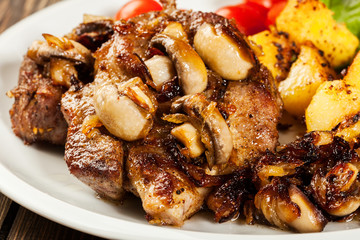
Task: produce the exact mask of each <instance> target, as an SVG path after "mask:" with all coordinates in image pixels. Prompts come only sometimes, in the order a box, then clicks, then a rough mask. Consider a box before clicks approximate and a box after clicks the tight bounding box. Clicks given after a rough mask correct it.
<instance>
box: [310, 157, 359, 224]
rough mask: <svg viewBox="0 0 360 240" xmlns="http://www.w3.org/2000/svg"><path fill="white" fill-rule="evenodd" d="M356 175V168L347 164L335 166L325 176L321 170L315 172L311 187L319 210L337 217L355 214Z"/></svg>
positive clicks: (356, 199)
mask: <svg viewBox="0 0 360 240" xmlns="http://www.w3.org/2000/svg"><path fill="white" fill-rule="evenodd" d="M325 173H326V172H325ZM358 173H359V170H358V169H357V167H356V166H355V165H354V164H352V163H349V162H340V163H338V164H336V165H335V166H334V167H333V168H331V169H330V171H328V172H327V173H326V174H324V171H323V169H319V170H318V171H316V172H315V174H314V175H313V177H312V180H311V187H312V189H313V192H314V198H315V200H316V201H317V202H318V203H319V205H320V206H321V208H323V209H324V210H325V211H326V212H328V213H329V214H331V215H333V216H337V217H342V216H346V215H349V214H351V213H353V212H355V211H356V210H357V209H358V208H359V207H360V193H359V190H358V189H359V187H360V181H359V179H358ZM329 196H331V197H329Z"/></svg>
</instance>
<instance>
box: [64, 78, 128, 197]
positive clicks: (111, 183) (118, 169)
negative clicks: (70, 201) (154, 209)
mask: <svg viewBox="0 0 360 240" xmlns="http://www.w3.org/2000/svg"><path fill="white" fill-rule="evenodd" d="M93 88H94V85H93V84H91V83H90V84H87V85H85V86H84V87H82V88H81V89H80V90H79V89H75V87H72V88H71V89H70V90H69V91H68V92H67V93H66V94H65V95H64V97H63V98H62V100H61V103H62V104H61V106H62V112H63V114H64V116H65V118H66V120H67V122H68V124H69V129H68V135H67V141H66V145H65V161H66V163H67V165H68V168H69V170H70V172H71V173H72V174H73V175H74V176H76V177H77V178H78V179H79V180H81V181H82V182H84V183H85V184H87V185H89V186H90V187H91V188H92V189H94V190H95V191H96V192H97V193H98V194H99V195H100V196H102V197H105V198H108V199H111V200H121V199H122V197H123V193H124V190H123V178H124V176H123V174H124V171H123V158H124V150H123V144H122V142H121V141H119V140H118V139H115V138H113V137H111V136H110V135H109V134H108V133H107V132H106V131H105V133H104V132H103V131H104V129H102V128H101V126H102V124H101V123H100V122H99V120H98V118H97V117H96V115H95V110H94V107H93V100H92V97H93Z"/></svg>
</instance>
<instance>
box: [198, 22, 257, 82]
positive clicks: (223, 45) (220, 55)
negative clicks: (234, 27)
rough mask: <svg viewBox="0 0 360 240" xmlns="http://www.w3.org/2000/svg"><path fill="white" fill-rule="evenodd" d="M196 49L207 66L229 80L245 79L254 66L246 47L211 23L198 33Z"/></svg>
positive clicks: (203, 25)
mask: <svg viewBox="0 0 360 240" xmlns="http://www.w3.org/2000/svg"><path fill="white" fill-rule="evenodd" d="M194 47H195V50H196V52H197V53H198V54H199V55H200V56H201V58H202V59H203V60H204V62H205V63H206V65H207V66H209V68H210V69H212V70H213V71H215V72H217V73H218V74H219V75H220V76H221V77H223V78H224V79H227V80H242V79H245V78H246V77H247V76H248V73H249V70H250V69H251V68H252V67H253V66H254V62H253V60H252V58H251V53H250V52H249V50H248V49H247V48H246V47H243V46H240V44H238V43H237V42H236V41H235V40H234V39H232V38H231V37H230V36H228V35H227V34H225V33H224V32H220V33H219V32H218V31H217V29H215V27H214V26H213V25H211V24H209V23H204V24H202V25H201V26H200V28H199V29H198V31H197V32H196V34H195V37H194Z"/></svg>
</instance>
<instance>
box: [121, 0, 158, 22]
mask: <svg viewBox="0 0 360 240" xmlns="http://www.w3.org/2000/svg"><path fill="white" fill-rule="evenodd" d="M160 10H162V6H161V4H160V3H159V2H157V1H155V0H131V1H130V2H128V3H126V4H125V5H124V6H123V7H122V8H120V10H119V11H118V12H117V13H116V15H115V20H120V19H125V20H127V19H129V18H132V17H136V16H137V15H139V14H142V13H147V12H151V11H160Z"/></svg>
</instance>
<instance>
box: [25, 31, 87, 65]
mask: <svg viewBox="0 0 360 240" xmlns="http://www.w3.org/2000/svg"><path fill="white" fill-rule="evenodd" d="M43 37H44V38H45V40H46V41H45V42H44V41H35V42H33V44H32V45H31V46H30V48H29V50H28V52H27V56H28V57H30V58H31V59H32V60H34V61H35V62H36V63H38V64H44V63H45V62H47V61H49V60H50V59H51V58H53V57H56V58H62V59H67V60H70V61H73V62H76V63H82V64H85V65H87V66H92V64H93V62H94V58H93V57H92V55H91V52H90V50H88V49H87V48H86V47H84V46H83V45H81V44H80V43H78V42H75V41H73V40H70V39H67V38H58V37H55V36H53V35H50V34H43Z"/></svg>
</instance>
